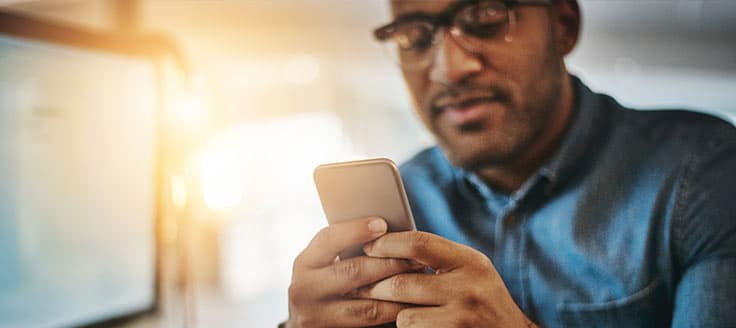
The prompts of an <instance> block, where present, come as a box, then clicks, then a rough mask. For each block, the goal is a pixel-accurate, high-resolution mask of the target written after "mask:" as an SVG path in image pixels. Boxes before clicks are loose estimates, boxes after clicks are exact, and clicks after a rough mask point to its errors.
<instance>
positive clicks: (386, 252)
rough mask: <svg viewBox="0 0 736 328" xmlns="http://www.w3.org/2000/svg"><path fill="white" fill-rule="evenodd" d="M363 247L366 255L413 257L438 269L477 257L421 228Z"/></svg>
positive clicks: (412, 258)
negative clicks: (420, 229)
mask: <svg viewBox="0 0 736 328" xmlns="http://www.w3.org/2000/svg"><path fill="white" fill-rule="evenodd" d="M363 250H364V251H365V253H366V254H367V255H368V256H374V257H392V258H402V259H409V260H415V261H417V262H419V263H422V264H425V265H428V266H430V267H431V268H433V269H435V270H440V271H450V270H452V269H454V268H456V267H458V266H460V265H462V264H464V263H467V262H468V261H471V260H473V257H475V256H477V254H476V253H477V251H475V250H474V249H472V248H470V247H467V246H464V245H461V244H458V243H455V242H452V241H450V240H447V239H445V238H442V237H440V236H437V235H434V234H431V233H427V232H421V231H404V232H396V233H389V234H386V235H385V236H383V237H381V238H378V239H376V240H375V241H373V242H371V243H369V244H367V245H365V247H364V248H363Z"/></svg>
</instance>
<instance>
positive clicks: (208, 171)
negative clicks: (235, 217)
mask: <svg viewBox="0 0 736 328" xmlns="http://www.w3.org/2000/svg"><path fill="white" fill-rule="evenodd" d="M241 167H242V165H241V163H240V161H239V158H238V156H237V155H236V154H235V153H233V152H232V150H230V149H221V148H213V149H208V150H206V151H204V153H203V154H202V156H201V158H200V185H201V188H202V194H203V197H204V201H205V204H206V205H207V207H208V208H209V209H211V210H215V211H225V210H229V209H233V208H235V207H236V206H237V205H238V204H239V203H240V200H241V199H242V197H243V186H242V181H243V179H242V177H241V173H240V170H241Z"/></svg>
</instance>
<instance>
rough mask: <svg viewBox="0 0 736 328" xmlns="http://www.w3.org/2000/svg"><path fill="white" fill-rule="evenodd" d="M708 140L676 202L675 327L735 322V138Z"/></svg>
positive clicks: (695, 157)
mask: <svg viewBox="0 0 736 328" xmlns="http://www.w3.org/2000/svg"><path fill="white" fill-rule="evenodd" d="M732 132H733V130H731V131H729V133H727V134H725V138H720V139H716V140H709V141H708V142H707V144H706V146H704V147H703V148H702V152H701V154H700V155H695V154H692V155H690V156H691V157H690V158H688V160H689V165H688V167H687V169H686V172H685V178H684V179H683V183H682V185H681V186H680V196H679V197H678V198H677V203H676V205H675V208H676V209H675V214H676V215H675V216H674V219H673V220H674V221H673V241H674V245H673V247H674V251H675V261H676V266H677V268H678V270H677V272H678V276H679V281H678V282H677V283H676V290H675V293H674V296H675V299H674V313H673V322H672V326H673V327H725V326H728V325H733V323H734V322H736V138H735V137H734V133H732Z"/></svg>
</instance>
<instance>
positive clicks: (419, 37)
mask: <svg viewBox="0 0 736 328" xmlns="http://www.w3.org/2000/svg"><path fill="white" fill-rule="evenodd" d="M433 39H434V32H433V29H432V26H431V25H429V24H405V25H402V26H400V27H399V28H398V30H397V31H396V33H395V34H394V37H393V40H394V41H395V42H396V43H397V44H398V46H399V49H401V50H402V51H416V52H422V51H426V50H428V49H429V48H431V47H432V43H433Z"/></svg>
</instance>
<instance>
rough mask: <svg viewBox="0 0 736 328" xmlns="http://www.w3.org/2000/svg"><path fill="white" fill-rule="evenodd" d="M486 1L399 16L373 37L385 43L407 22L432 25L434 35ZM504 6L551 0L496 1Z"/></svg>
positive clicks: (545, 3)
mask: <svg viewBox="0 0 736 328" xmlns="http://www.w3.org/2000/svg"><path fill="white" fill-rule="evenodd" d="M486 1H488V0H469V1H460V2H457V3H454V4H452V5H451V6H449V7H448V8H447V9H445V10H443V11H442V12H440V13H437V14H433V15H431V14H426V13H421V12H415V13H409V14H405V15H401V16H399V17H398V18H397V19H395V20H394V21H392V22H390V23H388V24H386V25H383V26H381V27H378V28H376V29H375V30H373V36H374V38H376V40H378V41H380V42H385V41H387V40H389V39H390V38H391V35H392V34H393V33H394V32H395V31H396V29H397V27H398V26H399V25H400V24H403V23H405V22H409V21H423V22H426V23H429V24H431V25H432V27H433V30H432V32H434V33H435V34H436V33H437V31H438V30H440V28H443V27H451V26H452V24H453V19H454V17H455V16H456V15H457V14H458V13H459V12H460V11H462V10H463V9H465V8H466V7H468V6H471V5H475V4H478V3H482V2H486ZM498 2H501V3H502V4H503V5H505V6H506V7H507V8H508V9H509V10H511V9H513V8H514V7H516V6H520V5H549V4H551V3H552V0H504V1H498Z"/></svg>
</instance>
